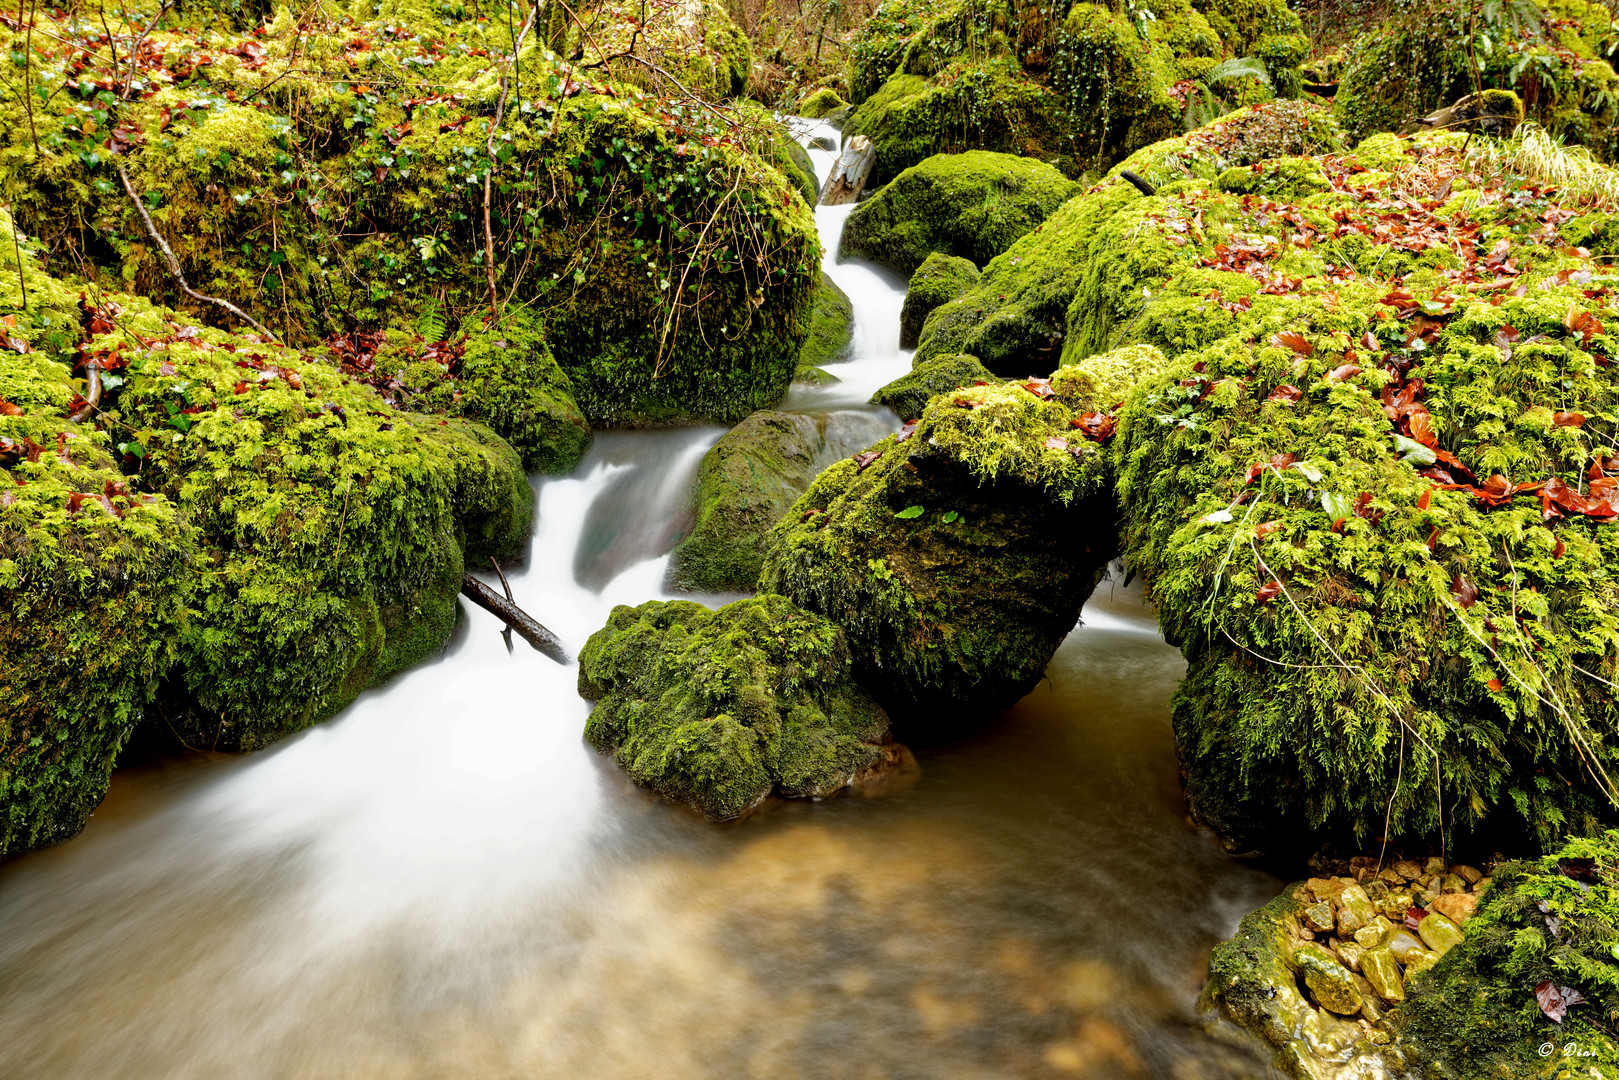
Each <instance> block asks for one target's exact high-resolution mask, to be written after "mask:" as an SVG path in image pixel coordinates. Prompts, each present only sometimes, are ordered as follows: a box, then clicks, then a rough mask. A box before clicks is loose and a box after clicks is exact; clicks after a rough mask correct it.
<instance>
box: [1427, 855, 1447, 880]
mask: <svg viewBox="0 0 1619 1080" xmlns="http://www.w3.org/2000/svg"><path fill="white" fill-rule="evenodd" d="M1422 873H1423V876H1424V877H1438V876H1440V875H1442V874H1444V873H1445V860H1444V859H1441V858H1440V857H1439V856H1437V855H1430V856H1428V861H1427V862H1425V863H1423V864H1422Z"/></svg>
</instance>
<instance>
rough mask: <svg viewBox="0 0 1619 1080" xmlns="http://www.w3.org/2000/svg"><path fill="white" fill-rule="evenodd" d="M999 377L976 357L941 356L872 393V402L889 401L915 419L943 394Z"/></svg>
mask: <svg viewBox="0 0 1619 1080" xmlns="http://www.w3.org/2000/svg"><path fill="white" fill-rule="evenodd" d="M1000 381H1001V380H1000V379H998V378H996V377H995V376H994V375H993V374H992V373H991V372H990V371H989V369H988V368H986V367H984V365H983V364H980V363H979V362H978V358H977V357H973V356H938V357H934V358H933V359H932V360H930V361H928V362H927V363H925V364H919V365H918V366H917V367H915V368H914V369H912V370H911V371H910V372H909V373H907V374H905V375H902V376H900V377H899V378H897V379H895V380H894V381H893V382H891V383H889V384H888V385H887V386H884V387H883V388H882V389H880V390H878V391H877V392H876V393H875V394H873V395H871V403H872V404H873V405H887V406H888V407H889V408H890V409H893V410H894V412H895V413H896V414H897V415H898V416H899V417H900V418H901V419H903V420H914V419H916V418H917V417H920V416H921V415H922V410H924V409H925V408H927V404H928V402H929V401H931V400H933V399H934V398H936V397H938V396H939V395H940V394H947V393H949V392H950V391H952V390H959V389H962V388H963V387H968V386H977V385H979V384H980V383H982V384H983V385H986V386H992V385H995V384H996V383H999V382H1000Z"/></svg>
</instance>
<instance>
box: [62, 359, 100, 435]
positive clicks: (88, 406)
mask: <svg viewBox="0 0 1619 1080" xmlns="http://www.w3.org/2000/svg"><path fill="white" fill-rule="evenodd" d="M100 405H101V363H100V361H98V360H97V359H96V358H95V357H93V356H92V357H91V358H90V359H88V360H86V361H85V362H84V404H83V405H80V406H79V407H78V408H77V409H74V410H73V411H72V412H70V413H68V414H67V418H68V419H69V420H72V421H73V422H74V423H76V424H77V423H80V422H82V421H84V420H87V419H89V417H90V414H91V413H93V412H95V411H96V409H97V408H98V407H99V406H100Z"/></svg>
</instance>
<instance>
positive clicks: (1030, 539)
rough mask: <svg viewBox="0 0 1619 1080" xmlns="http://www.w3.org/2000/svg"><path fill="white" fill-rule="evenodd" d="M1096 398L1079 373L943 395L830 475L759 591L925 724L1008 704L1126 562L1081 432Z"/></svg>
mask: <svg viewBox="0 0 1619 1080" xmlns="http://www.w3.org/2000/svg"><path fill="white" fill-rule="evenodd" d="M1094 390H1095V385H1094V383H1093V382H1092V380H1091V378H1090V376H1089V374H1088V373H1087V372H1086V371H1085V369H1084V368H1083V367H1074V368H1071V369H1067V370H1065V372H1063V373H1061V377H1060V378H1057V379H1053V380H1051V381H1050V382H1047V381H1045V380H1035V381H1031V382H1029V383H1027V384H1013V385H1009V386H1000V385H994V386H988V385H986V386H973V387H970V388H967V389H964V390H962V391H961V392H960V394H958V395H956V396H954V397H951V396H948V395H947V396H945V397H941V398H937V399H935V400H934V402H933V404H932V405H930V406H929V407H928V408H927V409H925V410H924V411H923V412H922V415H921V417H920V419H919V420H918V422H917V423H916V424H914V425H907V427H906V429H905V430H903V431H901V432H900V433H899V434H898V435H893V436H890V437H889V438H887V439H884V440H883V441H881V442H879V443H877V444H876V445H875V446H873V447H872V448H871V449H870V450H868V451H866V452H865V453H863V454H860V455H857V456H856V457H855V458H852V459H846V460H844V461H840V462H838V463H837V464H835V465H832V466H831V467H829V468H828V469H827V470H826V471H825V472H823V473H821V475H820V476H819V477H818V478H817V479H816V481H815V483H814V485H813V486H812V487H811V488H810V489H809V491H808V492H806V493H805V495H804V497H803V498H802V499H800V500H799V501H798V502H797V503H796V504H795V505H794V506H793V508H792V510H791V511H790V512H789V513H788V514H787V516H786V517H784V518H783V519H782V520H781V521H780V523H778V524H777V525H776V527H775V529H774V531H773V533H772V537H771V547H770V549H769V551H768V553H767V555H766V558H765V566H764V571H763V573H762V574H761V575H760V578H759V587H760V588H761V589H762V590H764V591H767V592H772V593H781V594H782V595H785V596H788V597H790V598H792V599H793V600H794V601H795V602H796V603H798V604H801V605H803V606H804V607H806V608H808V609H810V610H812V611H815V612H818V613H820V614H822V615H825V616H826V617H827V618H828V619H831V620H832V621H833V622H834V623H836V624H837V625H838V626H840V627H842V628H843V629H844V631H845V632H846V633H847V634H848V635H849V642H850V648H851V650H852V652H853V655H854V660H855V666H856V671H857V672H858V673H859V675H860V677H861V678H862V680H863V681H864V682H865V683H866V685H868V686H871V687H873V688H874V689H875V690H876V691H877V692H878V693H879V695H880V696H881V697H882V700H883V701H884V703H885V704H887V705H889V706H890V708H891V709H898V710H902V711H903V712H905V713H907V714H911V715H914V717H915V718H916V719H917V720H918V721H919V722H920V723H922V724H924V725H928V726H932V727H935V728H938V727H947V726H950V725H951V724H953V723H959V722H961V721H963V720H970V719H973V718H977V717H981V716H982V715H984V714H986V713H988V712H991V711H994V710H997V709H1001V708H1004V707H1006V706H1008V705H1010V704H1012V703H1013V702H1015V701H1016V700H1017V699H1018V698H1019V697H1021V696H1022V695H1023V694H1025V693H1027V692H1028V690H1029V689H1030V688H1032V687H1033V686H1034V684H1035V683H1036V682H1037V681H1038V680H1039V678H1040V675H1041V673H1042V672H1043V671H1044V670H1045V666H1046V663H1047V662H1048V661H1049V660H1050V659H1051V655H1052V653H1053V652H1055V651H1056V648H1057V645H1058V644H1059V643H1060V642H1061V641H1062V639H1063V637H1064V636H1065V635H1066V634H1067V633H1068V631H1069V630H1071V629H1072V628H1073V626H1074V623H1075V621H1076V619H1077V618H1078V615H1079V608H1080V606H1081V605H1082V604H1083V603H1084V601H1085V599H1086V597H1088V596H1089V595H1090V593H1091V590H1092V589H1093V588H1094V587H1095V584H1096V582H1097V580H1098V578H1099V577H1100V576H1101V573H1102V569H1103V567H1104V566H1105V564H1106V561H1107V560H1108V559H1109V558H1111V557H1112V555H1113V552H1114V533H1113V505H1112V497H1111V495H1110V494H1108V492H1107V490H1106V475H1107V468H1108V464H1107V455H1106V454H1105V453H1104V452H1103V451H1102V449H1101V448H1100V446H1099V445H1098V444H1097V443H1095V442H1093V441H1091V440H1090V439H1089V438H1087V437H1086V436H1085V435H1083V434H1082V432H1081V429H1080V428H1079V427H1078V426H1077V424H1076V421H1077V419H1078V416H1079V415H1080V414H1081V413H1083V412H1085V411H1088V410H1089V409H1090V408H1091V407H1092V406H1093V405H1094V400H1093V398H1094ZM1054 537H1060V538H1062V539H1061V541H1060V542H1058V543H1054V542H1053V538H1054Z"/></svg>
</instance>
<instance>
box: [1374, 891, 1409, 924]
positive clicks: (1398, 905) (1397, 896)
mask: <svg viewBox="0 0 1619 1080" xmlns="http://www.w3.org/2000/svg"><path fill="white" fill-rule="evenodd" d="M1415 902H1416V900H1415V897H1413V896H1412V895H1411V893H1410V892H1409V891H1408V890H1405V889H1390V890H1389V891H1388V892H1386V893H1384V894H1383V895H1382V896H1380V897H1378V899H1377V900H1376V901H1375V902H1374V903H1373V905H1372V906H1373V907H1375V908H1377V913H1378V914H1379V915H1382V916H1384V917H1385V918H1387V919H1388V920H1389V921H1391V922H1397V921H1399V920H1401V919H1404V918H1405V912H1406V909H1407V908H1409V907H1410V906H1411V905H1412V904H1413V903H1415Z"/></svg>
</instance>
